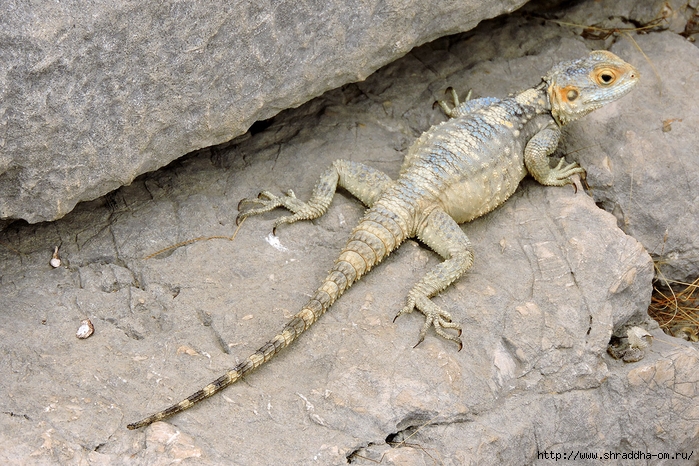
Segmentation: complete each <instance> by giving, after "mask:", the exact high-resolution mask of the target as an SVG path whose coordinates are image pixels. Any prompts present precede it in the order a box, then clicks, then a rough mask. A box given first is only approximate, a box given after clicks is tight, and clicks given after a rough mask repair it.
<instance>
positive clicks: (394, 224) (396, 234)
mask: <svg viewBox="0 0 699 466" xmlns="http://www.w3.org/2000/svg"><path fill="white" fill-rule="evenodd" d="M406 231H407V228H406V225H405V224H404V222H402V220H401V219H400V218H398V217H397V216H396V215H395V214H393V213H391V212H390V211H389V210H387V209H385V208H382V207H380V206H375V207H374V208H372V209H369V210H368V211H367V212H366V214H365V215H364V218H363V219H362V221H361V222H360V223H359V225H357V227H356V228H355V229H354V230H353V231H352V235H351V236H350V239H349V241H348V242H347V245H346V246H345V248H344V249H343V250H342V252H341V253H340V257H339V258H338V259H337V260H336V261H335V265H334V267H333V268H332V270H331V271H330V273H329V274H328V276H327V277H326V278H325V280H324V281H323V284H322V285H321V286H320V288H318V290H316V292H315V294H314V295H313V297H312V298H311V299H310V300H309V301H308V303H306V305H305V306H303V309H301V311H300V312H299V313H297V314H296V315H295V316H294V317H293V318H292V319H291V320H290V321H289V322H288V323H287V324H286V325H285V326H284V329H283V330H282V331H281V332H280V333H278V334H277V335H275V336H274V337H273V338H272V339H271V340H270V341H268V342H267V343H265V344H264V345H263V346H262V347H261V348H260V349H258V350H257V351H255V352H254V353H253V354H251V355H250V356H248V358H247V359H246V360H245V361H243V362H241V363H240V364H238V365H237V366H235V368H233V369H231V370H229V371H228V372H226V374H224V375H222V376H221V377H219V378H218V379H216V380H214V381H213V382H211V383H210V384H208V385H207V386H206V387H204V388H202V389H201V390H199V391H197V392H195V393H193V394H192V395H190V396H188V397H187V398H186V399H184V400H182V401H180V402H179V403H177V404H175V405H172V406H170V407H169V408H166V409H164V410H162V411H159V412H157V413H155V414H153V415H151V416H148V417H147V418H145V419H142V420H140V421H138V422H134V423H131V424H129V425H127V426H126V427H127V428H129V429H131V430H133V429H138V428H140V427H145V426H147V425H149V424H151V423H153V422H156V421H160V420H161V419H164V418H166V417H168V416H172V415H173V414H176V413H179V412H180V411H184V410H185V409H187V408H190V407H192V406H193V405H194V404H196V403H198V402H199V401H201V400H203V399H204V398H208V397H210V396H211V395H213V394H215V393H218V392H220V391H221V390H223V389H224V388H226V387H227V386H229V385H231V384H232V383H235V382H237V381H238V380H239V379H240V378H241V377H244V376H245V375H247V374H249V373H250V372H252V371H253V370H255V369H257V368H258V367H260V366H261V365H262V364H264V363H266V362H267V361H269V360H270V359H272V357H274V355H275V354H277V353H278V352H279V351H281V350H282V349H283V348H286V347H287V346H289V344H291V342H293V341H294V340H296V339H297V338H298V337H299V335H301V334H302V333H303V332H305V331H306V330H308V328H309V327H310V326H311V325H313V323H315V321H316V320H318V318H319V317H320V316H322V315H323V314H324V313H325V311H327V310H328V308H329V307H330V306H331V305H332V304H333V303H334V302H335V301H336V300H337V298H339V297H340V296H341V295H342V293H343V292H344V291H345V290H347V289H348V288H349V287H350V286H351V285H352V284H353V283H354V282H355V281H357V280H358V279H359V278H360V277H361V276H362V275H364V274H365V273H366V272H368V271H369V270H370V269H371V268H372V267H373V266H374V265H376V264H378V263H379V262H381V260H383V259H384V258H385V257H386V256H388V255H389V254H390V253H391V251H393V250H394V249H396V248H397V247H398V246H399V245H400V244H401V243H402V242H403V241H404V240H405V238H406V236H407V235H406Z"/></svg>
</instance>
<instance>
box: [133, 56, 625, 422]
mask: <svg viewBox="0 0 699 466" xmlns="http://www.w3.org/2000/svg"><path fill="white" fill-rule="evenodd" d="M638 79H639V73H638V71H637V70H636V69H635V68H634V67H633V66H631V65H630V64H628V63H626V62H624V61H623V60H621V59H620V58H618V57H617V56H616V55H614V54H612V53H610V52H607V51H593V52H591V53H590V54H589V55H588V56H587V57H585V58H582V59H579V60H574V61H568V62H563V63H560V64H558V65H556V66H554V67H553V68H552V69H551V70H550V71H549V72H548V73H547V74H546V75H545V76H544V77H543V78H542V81H541V83H539V84H538V85H537V86H535V87H533V88H531V89H527V90H525V91H522V92H520V93H517V94H512V95H510V96H508V97H507V98H505V99H502V100H501V99H496V98H492V97H486V98H480V99H475V100H468V99H467V101H466V102H463V103H461V104H460V103H459V100H458V97H457V95H456V93H455V92H453V97H454V105H455V107H454V108H450V107H449V106H448V105H447V104H446V103H445V102H439V103H440V105H441V107H442V108H443V109H444V110H445V112H446V113H447V115H448V116H449V117H451V118H450V119H448V120H447V121H445V122H443V123H440V124H438V125H436V126H433V127H432V128H430V129H429V130H428V131H426V132H425V133H423V134H422V136H420V138H419V139H418V140H417V141H416V142H415V143H414V144H413V145H412V147H411V148H410V149H409V151H408V154H407V155H406V157H405V161H404V163H403V166H402V168H401V171H400V175H399V177H398V179H397V180H395V181H394V180H392V179H391V178H389V177H388V176H387V175H385V174H384V173H382V172H380V171H378V170H376V169H373V168H371V167H368V166H366V165H364V164H361V163H357V162H352V161H347V160H338V161H336V162H335V163H333V164H332V166H331V167H330V168H329V169H328V170H327V171H325V172H324V173H323V174H322V175H321V178H320V181H319V182H318V184H317V185H316V187H315V189H314V191H313V194H312V196H311V199H310V200H309V201H308V202H302V201H300V200H299V199H297V198H296V196H295V195H294V193H293V191H288V193H287V194H286V195H284V196H281V197H278V196H275V195H274V194H272V193H270V192H269V191H262V192H261V193H260V194H259V196H258V197H257V198H249V199H243V200H242V201H241V202H240V204H239V206H238V209H239V211H240V213H239V215H238V217H237V219H236V221H237V222H239V221H240V220H242V219H244V218H246V217H248V216H250V215H257V214H261V213H263V212H268V211H270V210H272V209H275V208H277V207H285V208H286V209H288V210H289V211H290V212H291V213H292V215H289V216H284V217H280V218H278V219H277V220H276V221H275V222H274V229H275V231H276V228H277V227H278V226H279V225H281V224H285V223H293V222H296V221H298V220H311V219H315V218H318V217H320V216H321V215H323V214H324V213H325V212H326V211H327V209H328V207H329V205H330V203H331V201H332V198H333V196H334V194H335V190H336V188H337V187H338V186H340V187H342V188H344V189H345V190H347V191H349V192H350V193H351V194H353V195H354V196H355V197H357V198H358V199H359V200H360V201H361V202H362V203H364V204H365V205H366V206H367V207H369V209H368V210H367V211H366V213H365V214H364V217H363V218H362V219H361V221H360V222H359V224H358V225H357V226H356V227H355V228H354V230H352V233H351V235H350V238H349V240H348V242H347V244H346V246H345V247H344V249H343V250H342V252H341V253H340V255H339V257H338V259H337V260H336V261H335V265H334V266H333V268H332V270H331V271H330V272H329V274H328V276H327V277H326V278H325V280H323V282H322V284H321V285H320V287H319V288H318V289H317V290H316V292H315V293H314V294H313V296H312V297H311V298H310V300H309V301H308V302H307V303H306V305H305V306H303V308H302V309H301V311H300V312H298V313H297V314H296V315H295V316H294V317H293V318H292V319H291V320H290V321H289V322H288V323H287V324H286V326H285V327H284V328H283V329H282V331H281V332H280V333H278V334H277V335H275V336H274V337H273V338H272V339H271V340H270V341H269V342H267V343H265V344H264V345H263V346H262V347H261V348H260V349H258V350H257V351H256V352H255V353H253V354H252V355H250V356H249V357H248V358H247V359H246V360H245V361H243V362H241V363H240V364H238V365H237V366H236V367H234V368H233V369H231V370H229V371H228V372H227V373H226V374H225V375H223V376H221V377H220V378H218V379H216V380H215V381H214V382H212V383H210V384H209V385H207V386H206V387H204V388H202V389H201V390H199V391H197V392H196V393H194V394H192V395H191V396H189V397H188V398H186V399H185V400H183V401H181V402H179V403H177V404H175V405H173V406H171V407H169V408H167V409H165V410H163V411H160V412H158V413H156V414H153V415H152V416H149V417H147V418H145V419H143V420H141V421H138V422H134V423H133V424H129V425H128V428H129V429H137V428H139V427H143V426H146V425H148V424H151V423H152V422H155V421H159V420H161V419H163V418H165V417H167V416H170V415H173V414H175V413H178V412H180V411H182V410H185V409H187V408H189V407H191V406H192V405H194V404H195V403H197V402H199V401H201V400H203V399H204V398H207V397H209V396H211V395H213V394H214V393H217V392H219V391H220V390H222V389H223V388H225V387H227V386H228V385H230V384H232V383H234V382H236V381H237V380H239V379H240V378H241V377H243V376H245V375H246V374H248V373H250V372H251V371H253V370H254V369H256V368H258V367H259V366H260V365H262V364H263V363H265V362H267V361H269V360H270V359H271V358H272V357H273V356H274V355H275V354H277V353H278V352H279V351H281V350H282V348H285V347H286V346H288V345H289V344H290V343H291V342H292V341H294V340H296V338H298V336H299V335H301V334H302V333H303V332H305V331H306V330H308V328H309V327H310V326H311V325H313V323H314V322H315V321H316V320H317V319H318V318H319V317H320V316H321V315H323V314H324V313H325V311H327V310H328V308H329V307H330V306H331V305H332V304H333V303H334V302H335V300H337V299H338V298H339V297H340V295H342V293H343V292H344V291H345V290H347V289H348V288H349V287H350V286H351V285H352V284H353V283H354V282H356V281H357V280H359V278H360V277H361V276H362V275H364V274H365V273H367V272H368V271H369V270H370V269H371V268H372V267H373V266H375V265H376V264H378V263H379V262H381V260H383V259H384V258H385V257H386V256H388V255H389V254H390V253H391V251H393V250H395V249H396V248H398V246H400V244H401V243H402V242H403V241H405V240H406V239H408V238H415V237H416V238H418V239H419V240H420V241H421V242H422V243H424V244H425V245H427V246H428V247H429V248H431V249H432V250H433V251H435V252H436V253H437V254H439V255H440V256H441V257H442V258H443V259H444V261H443V262H441V263H440V264H438V265H437V266H435V267H434V268H433V269H432V270H430V271H429V272H428V273H427V274H426V275H425V276H424V277H423V278H422V280H420V281H419V282H418V283H417V284H416V285H415V286H413V288H412V289H411V290H410V292H409V293H408V299H407V304H406V305H405V307H403V309H402V310H401V311H400V312H398V314H397V315H396V318H397V317H398V316H400V315H402V314H407V313H410V312H413V310H415V309H417V310H418V311H420V312H422V313H423V314H424V315H425V323H424V325H423V326H422V329H421V330H420V336H419V340H418V344H419V343H420V342H421V341H422V340H423V339H424V338H425V334H426V332H427V330H428V329H429V328H430V327H434V329H435V332H436V333H437V334H438V335H440V336H442V337H444V338H446V339H447V340H450V341H454V342H456V343H457V344H458V345H459V349H461V346H462V343H461V339H460V336H461V328H460V326H459V324H457V323H455V322H453V321H452V318H451V315H450V314H449V313H448V312H446V311H444V310H443V309H440V308H439V307H438V306H437V305H436V304H434V303H433V302H432V301H431V299H430V298H431V297H433V296H435V295H436V294H437V293H439V292H440V291H442V290H444V289H445V288H447V287H448V286H449V285H451V284H452V283H453V282H454V281H455V280H457V279H458V278H459V277H460V276H461V275H462V274H463V273H464V272H466V270H468V269H469V267H471V264H472V263H473V250H472V248H471V244H470V242H469V239H468V237H467V236H466V234H465V233H464V232H463V230H461V228H460V227H459V224H460V223H464V222H468V221H470V220H473V219H475V218H477V217H480V216H481V215H484V214H486V213H488V212H490V211H492V210H493V209H495V208H496V207H498V206H499V205H500V204H502V203H503V202H505V200H506V199H507V198H508V197H510V196H511V195H512V194H513V193H514V192H515V189H516V188H517V186H518V185H519V182H520V181H521V180H522V179H523V178H524V177H525V176H526V175H527V173H529V174H531V175H532V176H533V177H534V178H535V179H536V180H537V181H538V182H539V183H541V184H543V185H546V186H563V185H566V184H570V183H573V182H572V180H571V176H573V175H575V174H579V173H584V170H583V169H582V168H581V167H579V166H578V164H577V163H571V164H565V159H563V158H562V159H561V160H560V162H559V163H558V165H556V167H555V168H552V167H551V166H550V165H549V159H548V156H549V155H550V154H551V153H552V152H553V151H554V150H555V149H556V147H557V146H558V141H559V139H560V137H561V127H562V126H564V125H566V124H568V123H570V122H571V121H574V120H577V119H578V118H581V117H582V116H584V115H586V114H588V113H590V112H591V111H593V110H595V109H597V108H599V107H601V106H603V105H605V104H607V103H609V102H612V101H615V100H617V99H619V98H620V97H622V96H623V95H625V94H626V93H628V92H629V91H630V90H631V88H632V87H633V86H634V85H635V84H636V83H637V82H638ZM245 205H248V206H252V208H248V209H247V210H244V211H242V210H241V207H243V206H245ZM394 320H395V319H394ZM416 346H417V345H416Z"/></svg>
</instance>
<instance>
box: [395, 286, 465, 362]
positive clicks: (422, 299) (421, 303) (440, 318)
mask: <svg viewBox="0 0 699 466" xmlns="http://www.w3.org/2000/svg"><path fill="white" fill-rule="evenodd" d="M416 308H417V310H418V311H420V312H422V313H423V314H424V315H425V323H424V325H423V326H422V329H420V338H419V340H418V342H417V343H416V344H415V346H414V347H416V346H417V345H419V344H420V343H422V341H423V340H424V339H425V334H426V333H427V329H429V328H430V327H432V326H434V331H435V332H437V335H439V336H441V337H442V338H445V339H447V340H450V341H453V342H455V343H457V344H458V345H459V351H461V348H463V346H464V345H463V343H462V342H461V338H459V337H460V336H461V326H460V325H459V324H457V323H455V322H452V321H451V315H450V314H449V313H448V312H447V311H443V310H442V309H440V308H439V306H437V305H436V304H434V303H433V302H432V301H431V300H430V298H428V297H427V296H425V295H416V294H413V293H411V294H410V295H409V296H408V304H407V305H406V306H405V307H404V308H403V309H401V310H400V312H399V313H398V314H396V317H395V318H394V319H393V321H394V322H395V321H396V319H397V318H398V317H400V316H402V315H403V314H410V313H411V312H413V310H415V309H416ZM445 328H453V329H455V330H457V331H458V334H457V335H451V334H449V333H447V332H445V331H444V329H445Z"/></svg>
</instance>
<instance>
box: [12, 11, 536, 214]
mask: <svg viewBox="0 0 699 466" xmlns="http://www.w3.org/2000/svg"><path fill="white" fill-rule="evenodd" d="M524 2H525V0H500V1H495V2H479V1H475V0H469V1H457V0H449V1H440V2H436V3H435V2H424V1H415V0H389V1H385V0H370V1H351V2H347V1H338V2H328V1H325V0H323V1H317V0H307V1H297V0H280V1H255V2H232V3H230V2H228V3H225V4H222V3H221V2H212V1H197V2H189V1H165V2H132V1H126V2H97V3H94V2H88V3H85V2H79V1H63V2H60V3H57V2H53V1H38V2H25V1H22V0H5V1H4V2H3V7H2V10H3V11H2V15H0V63H2V68H0V220H1V219H17V218H22V219H25V220H27V221H29V222H30V223H34V222H39V221H44V220H53V219H56V218H60V217H61V216H63V215H65V214H66V213H67V212H70V211H71V210H72V209H73V207H74V206H75V204H76V203H77V202H79V201H83V200H91V199H95V198H97V197H99V196H101V195H103V194H106V193H108V192H109V191H112V190H113V189H115V188H117V187H119V186H122V185H125V184H129V183H131V181H132V180H133V179H134V178H135V177H136V176H138V175H140V174H142V173H145V172H148V171H151V170H154V169H156V168H159V167H162V166H164V165H166V164H167V163H169V162H171V161H172V160H174V159H176V158H178V157H180V156H182V155H184V154H186V153H188V152H190V151H193V150H196V149H199V148H202V147H206V146H211V145H214V144H219V143H222V142H225V141H228V140H230V139H232V138H233V137H235V136H238V135H239V134H242V133H244V132H245V131H246V130H247V129H248V128H249V127H250V125H251V124H252V123H253V122H254V121H256V120H262V119H265V118H269V117H271V116H273V115H275V114H276V113H278V112H279V111H280V110H283V109H285V108H289V107H296V106H298V105H300V104H302V103H304V102H306V101H308V100H309V99H311V98H313V97H315V96H318V95H320V94H322V93H323V92H325V91H327V90H328V89H332V88H335V87H338V86H340V85H343V84H345V83H348V82H354V81H361V80H362V79H364V78H365V77H366V76H368V75H369V74H371V73H372V72H373V71H375V70H376V69H377V68H379V67H380V66H382V65H385V64H386V63H389V62H391V61H393V60H395V59H396V58H398V57H400V56H402V55H404V54H405V53H406V52H408V51H409V50H410V49H412V48H413V47H415V46H417V45H420V44H423V43H425V42H427V41H430V40H433V39H435V38H437V37H439V36H442V35H445V34H453V33H456V32H459V31H465V30H468V29H471V28H472V27H474V26H475V25H476V24H478V22H479V21H481V20H483V19H485V18H492V17H494V16H496V15H498V14H501V13H504V12H510V11H513V10H514V9H516V8H517V7H519V6H521V5H522V4H523V3H524ZM4 223H7V222H4Z"/></svg>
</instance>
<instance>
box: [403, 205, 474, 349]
mask: <svg viewBox="0 0 699 466" xmlns="http://www.w3.org/2000/svg"><path fill="white" fill-rule="evenodd" d="M417 237H418V238H419V239H420V241H422V242H423V243H425V245H427V246H428V247H429V248H430V249H432V250H433V251H434V252H436V253H437V254H439V255H440V256H442V257H443V258H444V262H442V263H441V264H439V265H437V266H436V267H434V268H433V269H432V270H430V271H429V272H427V274H426V275H425V276H424V277H422V280H420V281H419V282H418V283H417V284H415V286H414V287H413V289H412V290H410V292H409V293H408V303H407V305H406V306H405V307H404V308H403V309H402V310H401V311H400V312H399V313H398V315H396V319H397V318H398V317H399V316H401V315H403V314H406V313H410V312H413V310H414V309H417V310H418V311H420V312H422V313H423V314H424V315H425V323H424V325H423V326H422V329H421V330H420V338H419V340H418V342H417V345H419V344H420V343H421V342H422V340H424V339H425V334H426V332H427V329H429V328H430V327H431V326H433V327H434V329H435V332H437V334H438V335H440V336H441V337H443V338H446V339H447V340H451V341H454V342H456V343H458V344H459V350H461V348H462V346H463V344H462V343H461V338H459V337H460V336H461V326H460V325H459V324H457V323H454V322H452V319H451V315H450V314H449V313H448V312H447V311H444V310H442V309H440V308H439V307H438V306H437V305H436V304H434V303H433V302H432V301H431V300H430V298H431V297H432V296H434V295H436V294H437V293H439V292H440V291H442V290H444V289H445V288H446V287H448V286H449V285H451V284H452V283H454V281H456V280H457V279H458V278H459V277H460V276H461V275H463V273H464V272H466V270H468V269H469V268H470V267H471V265H472V264H473V250H472V249H471V242H470V241H469V239H468V237H467V236H466V234H465V233H464V232H463V231H462V230H461V228H460V227H459V224H458V223H456V221H455V220H454V219H453V218H451V217H450V216H449V215H448V214H447V213H446V212H444V211H443V210H440V209H435V210H433V211H432V212H430V214H429V215H428V216H427V217H426V218H425V220H424V221H423V222H422V223H421V225H420V227H419V228H418V232H417ZM394 320H395V319H394ZM447 328H449V329H455V330H457V331H458V334H457V335H453V334H450V333H447V332H446V331H445V330H444V329H447ZM417 345H415V346H417Z"/></svg>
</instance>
